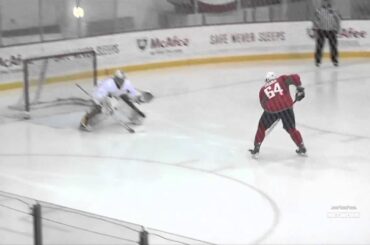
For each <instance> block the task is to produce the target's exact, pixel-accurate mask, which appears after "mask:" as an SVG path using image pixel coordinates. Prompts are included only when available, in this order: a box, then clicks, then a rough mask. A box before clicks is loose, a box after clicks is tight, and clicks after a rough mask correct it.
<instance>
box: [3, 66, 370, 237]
mask: <svg viewBox="0 0 370 245" xmlns="http://www.w3.org/2000/svg"><path fill="white" fill-rule="evenodd" d="M369 65H370V61H369V60H343V61H341V65H340V67H337V68H336V67H332V66H331V65H330V64H328V63H324V64H323V66H322V67H320V68H316V67H314V65H313V62H312V61H275V62H259V63H252V62H246V63H230V64H218V65H201V66H190V67H181V68H172V69H161V70H153V71H146V72H137V73H129V74H128V75H129V77H130V79H131V81H132V82H133V83H134V84H135V85H136V86H137V87H139V88H142V89H144V90H149V91H151V92H152V93H153V94H154V95H155V96H156V98H155V99H154V100H153V101H152V102H151V103H150V104H146V105H142V107H141V108H142V110H143V111H145V113H146V114H147V118H146V120H145V122H144V125H143V126H140V127H139V128H138V132H137V133H136V134H128V133H127V132H126V131H125V130H124V129H123V128H122V127H121V126H119V125H117V124H115V123H114V122H109V123H106V124H105V125H104V127H101V128H99V129H98V130H97V131H95V132H91V133H86V132H81V131H79V130H77V126H78V123H79V120H80V118H81V116H82V114H83V110H81V111H75V112H73V113H68V114H65V113H64V114H52V115H50V116H43V117H39V118H33V119H31V120H28V121H12V120H10V119H9V118H7V117H4V116H2V117H0V122H1V124H0V139H1V140H0V190H2V191H6V192H11V193H16V194H19V195H25V196H28V197H31V198H35V199H39V200H43V201H47V202H52V203H56V204H59V205H63V206H67V207H71V208H75V209H81V210H84V211H87V212H92V213H96V214H100V215H104V216H108V217H113V218H116V219H120V220H126V221H129V222H133V223H137V224H142V225H144V226H146V227H152V228H156V229H160V230H164V231H168V232H173V233H176V234H181V235H185V236H189V237H193V238H197V239H201V240H204V241H208V242H211V243H216V244H255V243H262V244H339V243H340V244H369V243H370V232H369V227H370V127H369V121H370V96H369V92H370V76H369V72H368V69H369V67H370V66H369ZM267 71H275V72H276V73H278V74H283V73H288V74H289V73H298V74H300V75H301V79H302V82H303V85H304V87H305V88H306V98H305V99H304V100H303V101H301V102H299V103H297V104H296V105H295V113H296V122H297V128H298V129H299V130H300V131H301V133H302V136H303V138H304V142H305V144H306V146H307V149H308V156H307V157H304V158H302V157H299V156H297V155H296V153H295V148H296V147H295V145H294V144H293V142H292V140H291V139H290V137H289V135H288V134H287V133H286V132H285V131H284V130H283V129H282V127H281V125H277V126H276V127H275V129H274V130H273V131H272V132H271V133H270V134H269V135H268V136H267V137H266V139H265V141H264V142H263V145H262V147H261V153H260V158H259V160H254V159H251V158H250V156H249V155H248V151H247V150H248V148H251V147H252V146H253V139H254V134H255V130H256V126H257V123H258V119H259V117H260V114H261V113H262V110H261V108H260V105H259V101H258V91H259V87H260V86H261V85H262V82H263V79H264V75H265V73H266V72H267ZM74 89H76V88H74ZM19 93H20V92H19V91H5V92H1V96H0V105H1V107H4V108H5V107H6V106H7V105H9V104H11V103H13V102H15V101H16V100H17V99H18V96H19ZM2 111H4V110H2ZM2 115H4V114H2ZM337 206H350V207H352V209H350V210H343V209H342V210H335V208H336V207H337ZM0 208H1V207H0ZM353 208H354V209H353ZM338 214H341V215H345V214H347V215H352V216H356V217H351V218H333V217H332V215H338ZM0 223H1V221H0ZM1 227H4V224H2V225H1ZM1 227H0V228H1ZM0 233H1V234H5V235H9V231H8V232H7V231H6V230H3V231H0ZM0 244H1V242H0Z"/></svg>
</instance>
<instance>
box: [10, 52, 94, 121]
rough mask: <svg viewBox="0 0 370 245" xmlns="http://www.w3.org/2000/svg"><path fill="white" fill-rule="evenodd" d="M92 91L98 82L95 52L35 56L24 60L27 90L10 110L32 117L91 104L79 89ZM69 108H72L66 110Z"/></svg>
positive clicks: (24, 77) (24, 86)
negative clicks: (79, 87) (78, 85)
mask: <svg viewBox="0 0 370 245" xmlns="http://www.w3.org/2000/svg"><path fill="white" fill-rule="evenodd" d="M76 83H79V84H81V85H82V86H84V88H85V89H86V90H88V91H91V90H92V89H93V87H94V85H96V83H97V62H96V54H95V52H94V51H93V50H88V51H81V52H73V53H63V54H56V55H49V56H40V57H32V58H27V59H24V60H23V90H22V94H21V96H20V98H19V99H18V101H17V102H16V103H15V104H14V105H10V106H9V108H10V109H13V110H17V111H21V112H23V114H22V115H24V117H26V118H27V117H30V116H32V115H34V114H36V112H37V111H40V110H43V111H45V110H48V109H47V108H53V109H51V110H50V109H49V111H58V110H61V109H57V108H61V107H64V111H68V110H70V109H72V108H73V107H76V106H77V107H81V106H83V107H86V106H89V105H91V100H90V98H89V97H88V96H87V95H86V94H84V93H82V92H81V90H80V89H78V88H77V87H76ZM66 107H68V108H66Z"/></svg>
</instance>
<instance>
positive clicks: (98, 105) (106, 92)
mask: <svg viewBox="0 0 370 245" xmlns="http://www.w3.org/2000/svg"><path fill="white" fill-rule="evenodd" d="M146 93H149V92H146ZM149 94H150V93H149ZM150 95H151V94H150ZM92 99H93V102H94V104H93V106H92V107H91V109H90V110H89V111H88V112H87V113H86V114H85V115H84V116H83V117H82V119H81V122H80V129H84V130H87V131H90V130H91V126H92V123H91V122H92V120H93V119H94V118H95V117H96V116H98V115H99V114H101V113H104V114H108V115H116V114H117V113H118V114H120V113H123V112H121V111H120V110H119V107H120V103H121V104H125V105H127V106H128V108H130V110H129V112H128V115H125V117H126V118H127V121H126V122H124V126H126V128H127V129H128V130H129V131H130V132H134V131H133V130H132V129H131V128H130V127H128V125H127V123H131V124H135V125H137V124H141V122H142V119H143V118H145V114H144V113H143V112H141V111H140V110H139V109H138V108H137V107H136V105H135V104H140V103H142V102H148V101H146V100H145V96H144V95H143V93H141V92H139V91H138V90H136V89H135V87H134V86H133V85H132V83H131V81H130V80H128V79H127V78H126V74H125V73H124V72H123V71H120V70H117V71H116V72H115V73H114V75H113V77H109V78H107V79H105V80H102V81H100V82H99V83H98V86H97V87H96V88H95V90H94V92H93V94H92ZM150 99H151V98H150ZM120 122H121V120H120Z"/></svg>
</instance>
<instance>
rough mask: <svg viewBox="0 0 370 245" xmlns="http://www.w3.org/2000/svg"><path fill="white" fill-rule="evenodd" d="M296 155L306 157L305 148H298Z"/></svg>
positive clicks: (301, 146) (302, 146)
mask: <svg viewBox="0 0 370 245" xmlns="http://www.w3.org/2000/svg"><path fill="white" fill-rule="evenodd" d="M295 152H296V153H297V154H298V155H300V156H306V152H307V149H306V147H305V146H304V145H303V144H302V145H300V146H299V148H298V149H297V150H296V151H295Z"/></svg>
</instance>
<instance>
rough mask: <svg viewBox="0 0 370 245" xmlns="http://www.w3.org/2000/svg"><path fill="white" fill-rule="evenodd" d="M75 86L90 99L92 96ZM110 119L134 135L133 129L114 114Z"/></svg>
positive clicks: (80, 87) (79, 86)
mask: <svg viewBox="0 0 370 245" xmlns="http://www.w3.org/2000/svg"><path fill="white" fill-rule="evenodd" d="M76 86H77V87H78V88H79V89H80V90H81V91H82V92H84V93H85V94H86V95H87V96H89V97H90V99H92V95H91V94H90V93H89V92H87V91H86V90H85V89H84V88H83V87H82V86H81V85H79V84H78V83H76ZM111 116H112V118H113V119H114V120H116V121H117V122H118V123H119V124H121V125H122V126H123V127H124V128H125V129H126V130H127V131H128V132H129V133H135V130H134V129H133V128H131V127H130V126H128V125H127V124H126V123H124V122H123V121H122V120H120V119H119V118H117V117H116V116H115V113H114V112H113V114H111Z"/></svg>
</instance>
